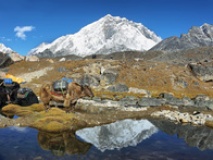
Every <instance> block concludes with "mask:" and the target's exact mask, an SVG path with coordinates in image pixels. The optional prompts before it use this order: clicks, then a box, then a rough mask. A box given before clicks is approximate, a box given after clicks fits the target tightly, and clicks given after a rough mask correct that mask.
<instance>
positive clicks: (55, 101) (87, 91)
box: [39, 78, 94, 109]
mask: <svg viewBox="0 0 213 160" xmlns="http://www.w3.org/2000/svg"><path fill="white" fill-rule="evenodd" d="M39 96H40V100H41V101H42V102H43V104H44V105H45V107H46V109H49V108H50V107H51V106H56V107H60V106H61V107H64V108H69V107H72V106H73V105H75V103H76V101H77V100H78V99H79V98H82V97H93V96H94V94H93V92H92V90H91V88H90V87H89V86H87V85H80V84H78V83H76V82H73V81H72V80H71V79H65V78H62V79H60V80H57V81H54V82H53V83H52V84H49V83H47V84H44V85H43V86H42V87H41V88H40V91H39Z"/></svg>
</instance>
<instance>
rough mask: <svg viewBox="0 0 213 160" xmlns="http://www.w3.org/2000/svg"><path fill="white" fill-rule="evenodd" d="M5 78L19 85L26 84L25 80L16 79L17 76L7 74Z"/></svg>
mask: <svg viewBox="0 0 213 160" xmlns="http://www.w3.org/2000/svg"><path fill="white" fill-rule="evenodd" d="M5 78H10V79H12V80H13V82H17V83H19V84H21V83H25V80H24V79H23V78H20V77H15V76H13V75H12V74H8V73H6V74H5Z"/></svg>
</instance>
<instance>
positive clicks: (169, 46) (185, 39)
mask: <svg viewBox="0 0 213 160" xmlns="http://www.w3.org/2000/svg"><path fill="white" fill-rule="evenodd" d="M207 46H213V25H210V24H207V23H205V24H203V25H202V26H200V27H196V26H193V27H192V28H191V29H190V30H189V32H188V33H187V34H182V35H181V36H180V37H175V36H173V37H169V38H167V39H164V40H162V41H161V42H160V43H158V44H157V45H156V46H154V47H153V48H151V50H162V51H169V52H173V51H179V50H185V49H192V48H198V47H207Z"/></svg>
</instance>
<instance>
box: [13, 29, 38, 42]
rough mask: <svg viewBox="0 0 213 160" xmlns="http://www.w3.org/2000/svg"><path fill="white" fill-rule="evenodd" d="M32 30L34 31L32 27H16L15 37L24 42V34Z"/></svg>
mask: <svg viewBox="0 0 213 160" xmlns="http://www.w3.org/2000/svg"><path fill="white" fill-rule="evenodd" d="M33 29H35V27H34V26H23V27H20V26H16V27H15V28H14V32H16V37H18V38H21V39H23V40H25V39H26V34H25V32H30V31H32V30H33Z"/></svg>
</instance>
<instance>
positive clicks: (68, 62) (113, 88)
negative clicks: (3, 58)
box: [2, 52, 213, 130]
mask: <svg viewBox="0 0 213 160" xmlns="http://www.w3.org/2000/svg"><path fill="white" fill-rule="evenodd" d="M135 54H138V53H137V52H136V53H135ZM111 56H112V55H111ZM113 56H114V59H111V58H109V59H107V58H105V59H99V58H98V57H87V58H81V59H70V58H69V57H61V58H52V59H40V60H39V61H26V60H22V61H19V62H16V63H13V64H10V65H9V66H8V67H7V68H6V70H7V73H9V74H12V75H14V76H16V77H20V78H23V79H24V80H25V83H23V84H21V87H28V88H31V89H32V90H33V91H34V92H35V93H36V94H37V95H38V92H39V89H40V87H41V85H42V84H44V83H51V82H53V81H55V80H58V79H60V78H62V77H67V78H72V79H73V81H75V82H77V83H79V84H81V85H89V86H91V88H92V90H93V92H94V95H95V97H94V98H92V99H79V100H78V102H77V104H76V106H75V110H76V111H80V112H87V113H89V115H88V114H86V115H84V114H80V117H79V115H78V116H77V119H78V118H82V117H84V119H87V120H88V119H89V120H88V121H87V122H86V124H87V125H89V124H90V125H91V124H93V125H100V124H105V123H109V122H113V121H116V119H125V118H133V117H134V118H135V117H138V118H145V117H149V118H151V117H152V118H154V119H155V118H163V119H167V120H169V121H174V122H178V123H183V122H184V123H197V124H198V125H204V124H206V125H208V126H212V121H213V118H212V115H213V113H212V110H213V91H212V78H213V77H212V63H213V62H212V61H211V60H208V61H202V62H200V61H199V62H193V63H177V62H176V63H174V61H167V62H162V61H156V60H154V59H150V60H144V59H141V58H127V57H128V55H127V56H126V55H125V53H122V54H121V55H119V54H113ZM119 57H120V58H119ZM3 70H5V68H4V69H3ZM150 107H151V108H150ZM4 108H5V107H4ZM4 108H3V109H4ZM25 108H28V107H25ZM6 110H7V112H9V113H11V111H12V112H13V111H14V107H12V109H9V110H8V109H7V108H6ZM164 110H169V111H170V112H169V113H168V112H164ZM108 111H109V112H110V114H109V115H110V116H107V117H105V116H103V115H102V113H106V112H108ZM114 111H116V113H114ZM36 112H37V111H36ZM39 112H40V111H39ZM80 112H79V113H80ZM185 112H187V113H188V114H181V113H185ZM195 112H196V113H198V114H200V113H202V114H200V115H199V116H200V117H198V118H197V119H196V117H193V115H194V113H195ZM23 113H24V114H30V113H32V112H29V113H28V111H26V110H21V111H20V110H18V111H16V112H14V113H13V114H21V116H23V115H22V114H23ZM96 113H98V114H97V117H96V118H94V114H96ZM126 113H128V114H126ZM63 114H64V113H63ZM90 114H92V115H93V118H92V119H93V120H91V115H90ZM174 115H175V117H176V118H171V117H174ZM100 116H101V117H102V118H101V119H100ZM169 116H170V117H169ZM31 117H32V116H31ZM85 117H86V118H85ZM89 117H90V118H89ZM103 117H104V118H103ZM112 117H114V118H112ZM40 118H41V117H40ZM44 121H45V120H40V122H42V123H44ZM56 121H57V123H58V122H60V123H61V122H62V121H61V120H59V121H58V120H56ZM2 122H3V121H2ZM28 122H29V124H31V120H29V121H28ZM7 123H9V124H8V125H13V124H16V125H17V124H22V125H24V126H25V125H27V123H26V122H25V120H23V121H22V122H17V123H16V121H13V122H7ZM7 123H3V124H4V125H5V124H7ZM51 123H52V122H51ZM64 123H65V122H64ZM29 124H28V125H29ZM31 125H32V124H31ZM49 125H50V126H51V124H49ZM59 126H60V125H59ZM62 126H63V125H62ZM63 127H64V126H63ZM50 128H51V127H50ZM59 129H61V128H60V127H59ZM53 130H54V129H53Z"/></svg>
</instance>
